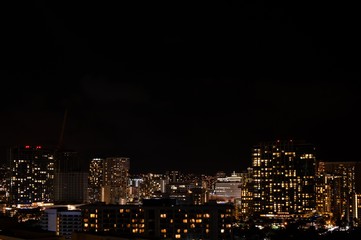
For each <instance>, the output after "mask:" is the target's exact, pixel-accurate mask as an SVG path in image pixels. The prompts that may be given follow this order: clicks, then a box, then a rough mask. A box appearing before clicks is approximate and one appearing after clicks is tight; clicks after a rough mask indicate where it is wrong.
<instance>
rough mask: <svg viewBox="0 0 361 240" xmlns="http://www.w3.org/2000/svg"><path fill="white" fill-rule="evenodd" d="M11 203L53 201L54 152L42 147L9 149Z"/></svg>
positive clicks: (28, 203) (27, 146)
mask: <svg viewBox="0 0 361 240" xmlns="http://www.w3.org/2000/svg"><path fill="white" fill-rule="evenodd" d="M9 155H10V168H11V178H10V181H11V202H12V204H14V205H31V204H33V203H36V202H44V203H49V202H53V201H54V191H53V187H54V150H52V149H47V148H44V147H42V146H29V145H26V146H16V147H13V148H11V149H10V154H9Z"/></svg>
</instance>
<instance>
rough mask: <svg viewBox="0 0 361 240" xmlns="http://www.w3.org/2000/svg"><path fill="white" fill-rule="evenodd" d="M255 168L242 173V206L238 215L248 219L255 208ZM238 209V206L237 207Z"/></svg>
mask: <svg viewBox="0 0 361 240" xmlns="http://www.w3.org/2000/svg"><path fill="white" fill-rule="evenodd" d="M252 207H253V169H252V168H250V167H249V168H247V171H245V172H242V173H241V207H240V211H239V212H238V213H237V215H236V216H238V217H240V218H241V219H243V220H248V219H249V217H250V216H251V213H252V210H253V208H252ZM236 210H237V208H236Z"/></svg>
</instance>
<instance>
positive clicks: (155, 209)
mask: <svg viewBox="0 0 361 240" xmlns="http://www.w3.org/2000/svg"><path fill="white" fill-rule="evenodd" d="M80 208H81V209H82V214H83V230H84V231H85V232H108V233H110V234H112V233H118V234H124V235H128V236H132V237H149V238H155V239H232V216H233V212H234V208H233V205H232V204H216V203H214V202H212V203H207V204H204V205H177V204H176V201H175V200H174V199H148V200H145V201H144V203H143V205H105V204H90V205H84V206H81V207H80Z"/></svg>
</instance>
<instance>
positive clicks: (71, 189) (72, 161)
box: [54, 150, 88, 203]
mask: <svg viewBox="0 0 361 240" xmlns="http://www.w3.org/2000/svg"><path fill="white" fill-rule="evenodd" d="M55 156H56V159H55V160H56V161H55V175H54V183H55V184H54V201H55V202H56V203H85V202H86V201H87V195H88V194H87V188H88V172H87V171H85V169H84V167H83V164H82V161H81V158H80V156H79V153H78V152H76V151H70V150H61V151H60V150H59V151H57V152H56V155H55Z"/></svg>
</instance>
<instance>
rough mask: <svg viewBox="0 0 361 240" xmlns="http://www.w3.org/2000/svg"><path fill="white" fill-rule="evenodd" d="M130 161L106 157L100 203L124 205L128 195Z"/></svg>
mask: <svg viewBox="0 0 361 240" xmlns="http://www.w3.org/2000/svg"><path fill="white" fill-rule="evenodd" d="M129 168H130V161H129V158H126V157H107V158H106V159H105V160H104V164H103V187H102V193H101V196H102V199H101V201H102V202H105V203H111V204H125V203H126V202H127V195H128V180H129Z"/></svg>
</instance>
